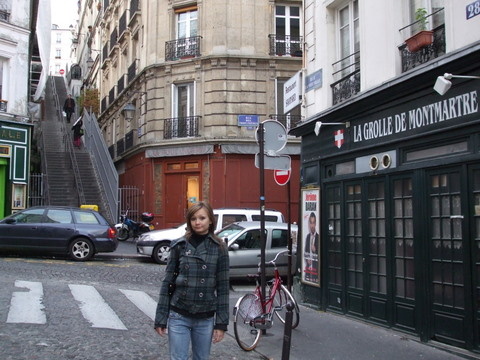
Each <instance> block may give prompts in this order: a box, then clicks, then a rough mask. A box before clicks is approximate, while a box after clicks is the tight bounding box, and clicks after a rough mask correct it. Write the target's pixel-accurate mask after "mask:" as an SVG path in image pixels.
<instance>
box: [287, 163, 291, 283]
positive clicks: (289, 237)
mask: <svg viewBox="0 0 480 360" xmlns="http://www.w3.org/2000/svg"><path fill="white" fill-rule="evenodd" d="M290 171H291V170H290ZM287 198H288V199H287V222H288V227H287V231H288V275H287V288H288V291H290V292H292V225H291V223H292V219H291V213H290V205H291V204H290V180H288V183H287Z"/></svg>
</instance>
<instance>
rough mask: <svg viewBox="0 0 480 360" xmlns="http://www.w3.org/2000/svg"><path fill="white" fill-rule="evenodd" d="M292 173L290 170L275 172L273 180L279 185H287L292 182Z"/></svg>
mask: <svg viewBox="0 0 480 360" xmlns="http://www.w3.org/2000/svg"><path fill="white" fill-rule="evenodd" d="M290 172H291V171H290V170H273V178H274V179H275V182H276V183H277V184H278V185H280V186H283V185H286V184H287V183H288V181H289V180H290Z"/></svg>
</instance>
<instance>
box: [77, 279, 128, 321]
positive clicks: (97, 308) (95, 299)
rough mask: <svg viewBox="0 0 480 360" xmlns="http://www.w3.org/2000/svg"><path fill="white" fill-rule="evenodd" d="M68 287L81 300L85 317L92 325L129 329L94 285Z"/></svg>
mask: <svg viewBox="0 0 480 360" xmlns="http://www.w3.org/2000/svg"><path fill="white" fill-rule="evenodd" d="M68 287H69V288H70V291H71V292H72V295H73V297H74V298H75V300H77V301H78V302H79V304H80V310H81V311H82V314H83V317H84V318H85V319H87V320H88V321H89V322H90V323H91V324H92V327H94V328H106V329H114V330H127V328H126V327H125V325H123V323H122V321H121V320H120V319H119V317H118V316H117V315H116V314H115V312H114V311H113V310H112V308H111V307H110V306H108V304H107V303H106V302H105V300H103V298H102V296H101V295H100V294H99V293H98V291H97V290H96V289H95V288H94V287H93V286H90V285H74V284H70V285H68Z"/></svg>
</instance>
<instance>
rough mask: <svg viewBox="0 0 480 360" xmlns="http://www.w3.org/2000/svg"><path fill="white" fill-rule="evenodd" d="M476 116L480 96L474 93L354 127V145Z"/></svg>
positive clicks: (392, 114) (395, 113) (428, 104)
mask: <svg viewBox="0 0 480 360" xmlns="http://www.w3.org/2000/svg"><path fill="white" fill-rule="evenodd" d="M476 113H478V93H477V91H476V90H474V91H470V92H466V93H462V94H460V95H457V96H452V97H449V98H447V99H441V100H439V101H435V102H431V103H427V104H425V105H422V106H418V107H414V108H410V109H408V110H405V111H398V112H392V113H390V114H385V115H384V116H382V117H379V118H377V119H373V120H369V121H366V122H363V123H361V124H355V125H353V142H354V143H361V142H363V141H369V140H376V139H379V138H386V137H393V136H396V135H399V134H402V133H408V132H424V131H428V129H429V128H430V127H434V126H435V125H438V124H442V123H447V122H451V121H455V120H458V119H460V118H463V117H465V116H468V115H472V114H476Z"/></svg>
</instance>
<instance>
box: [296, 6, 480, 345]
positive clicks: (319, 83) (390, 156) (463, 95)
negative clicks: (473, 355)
mask: <svg viewBox="0 0 480 360" xmlns="http://www.w3.org/2000/svg"><path fill="white" fill-rule="evenodd" d="M479 9H480V3H479V2H478V1H470V0H465V1H462V0H460V1H457V0H455V1H453V0H402V1H397V0H369V1H362V0H329V1H321V2H319V1H313V0H305V2H304V11H305V33H304V35H305V43H306V45H305V52H304V58H305V73H304V74H305V92H304V94H303V107H304V115H305V122H303V123H302V124H300V125H299V126H298V127H296V128H295V129H293V130H292V131H291V133H292V134H294V135H296V136H298V137H301V139H302V150H301V154H302V155H301V156H302V159H301V168H302V170H301V172H302V174H303V177H302V179H301V205H300V208H301V215H300V217H301V225H300V228H301V229H302V235H301V239H302V240H304V241H303V242H302V246H301V251H302V263H301V268H302V275H301V285H300V286H301V292H300V293H301V294H302V296H303V301H304V302H306V303H310V304H312V305H315V306H318V307H320V308H322V309H325V310H327V311H332V312H337V313H341V314H345V315H348V316H353V317H356V318H359V319H362V320H365V321H368V322H373V323H377V324H379V325H382V326H387V327H391V328H394V329H397V330H401V331H405V332H407V333H409V334H413V335H414V336H418V337H419V338H420V339H421V340H422V341H438V342H441V343H446V344H449V345H453V346H457V347H460V348H466V349H468V350H470V351H475V352H478V351H479V350H480V307H479V305H480V303H479V299H480V262H479V259H480V242H479V238H480V237H479V236H480V233H479V229H480V227H479V224H480V223H479V221H480V218H479V215H480V212H479V204H480V202H479V201H480V197H479V195H478V191H479V184H480V181H479V180H480V172H479V169H480V153H479V145H480V142H479V140H480V137H479V135H480V125H479V121H480V111H479V106H478V92H479V89H480V79H476V78H472V77H474V76H477V77H478V75H480V64H479V62H478V58H479V55H480V41H479V40H480V33H479V32H478V29H480V16H479ZM416 16H417V17H416ZM422 25H425V26H424V27H425V30H429V31H430V32H429V33H428V36H427V37H428V39H427V40H428V42H427V43H425V44H421V45H418V46H413V45H410V44H409V41H410V37H412V36H413V35H415V34H416V33H417V32H419V31H420V30H423V29H421V28H422ZM445 73H451V74H453V75H454V76H455V75H457V76H459V75H460V76H464V78H455V77H453V78H450V77H449V76H448V75H446V79H445V78H443V79H440V80H439V81H441V82H442V83H443V85H442V86H440V88H438V87H437V89H440V90H445V88H444V86H446V87H448V80H449V78H450V80H449V81H450V82H451V88H450V90H449V91H448V92H447V93H444V94H443V95H440V93H438V92H437V91H435V90H434V84H436V81H437V78H438V77H439V76H443V75H444V74H445ZM445 84H447V85H445ZM442 88H443V89H442ZM441 92H443V91H441ZM312 214H313V215H312ZM309 224H312V225H311V226H310V225H309ZM315 233H317V235H316V237H313V236H315V235H314V234H315ZM310 234H312V235H310ZM312 239H315V241H313V240H312ZM311 244H313V246H312V245H311Z"/></svg>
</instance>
